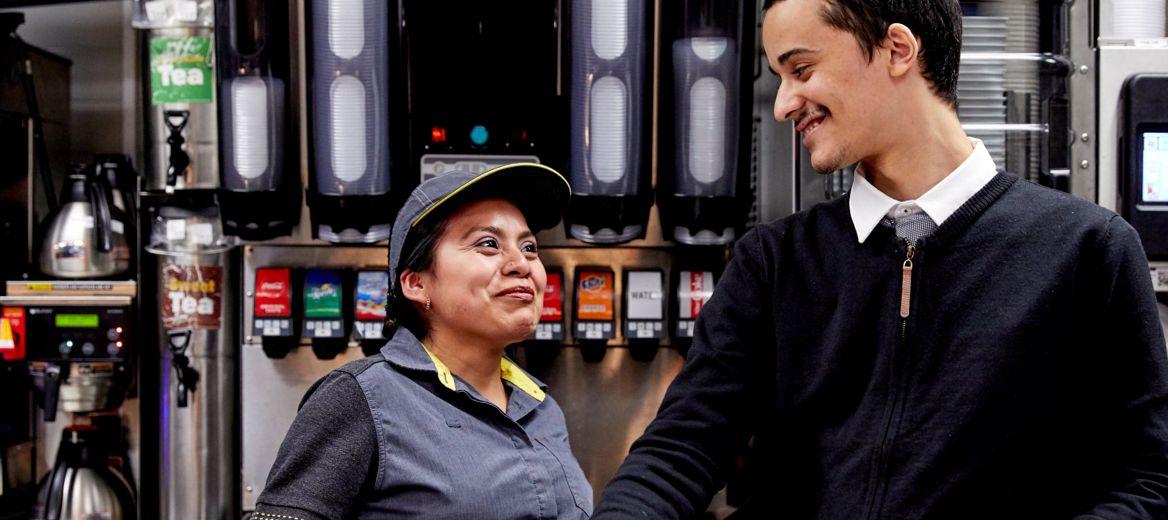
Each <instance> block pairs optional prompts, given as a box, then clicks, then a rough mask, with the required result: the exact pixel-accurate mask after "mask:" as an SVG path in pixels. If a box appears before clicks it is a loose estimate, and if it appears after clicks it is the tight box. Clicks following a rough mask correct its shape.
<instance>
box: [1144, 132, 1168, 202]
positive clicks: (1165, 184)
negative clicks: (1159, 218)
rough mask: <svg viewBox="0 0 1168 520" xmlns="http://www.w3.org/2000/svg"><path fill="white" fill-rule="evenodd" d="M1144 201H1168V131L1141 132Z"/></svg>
mask: <svg viewBox="0 0 1168 520" xmlns="http://www.w3.org/2000/svg"><path fill="white" fill-rule="evenodd" d="M1140 141H1141V142H1142V144H1143V146H1142V150H1143V154H1142V157H1141V161H1140V162H1141V164H1143V171H1142V172H1141V176H1142V177H1143V179H1144V189H1143V197H1142V199H1143V201H1144V202H1168V132H1141V133H1140Z"/></svg>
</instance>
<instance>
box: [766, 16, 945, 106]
mask: <svg viewBox="0 0 1168 520" xmlns="http://www.w3.org/2000/svg"><path fill="white" fill-rule="evenodd" d="M782 1H783V0H766V1H765V4H764V5H763V9H764V10H766V9H767V8H769V7H770V6H772V5H774V4H776V3H778V2H782ZM820 16H821V17H822V18H823V21H824V22H825V23H827V24H828V25H830V26H832V27H835V28H837V29H840V30H842V31H847V32H849V33H852V34H853V35H854V36H855V37H856V41H857V42H858V43H859V44H860V48H861V49H863V50H864V52H866V53H868V59H869V60H871V59H872V58H873V57H874V56H875V52H876V48H877V47H879V46H880V43H881V42H882V41H884V36H885V34H886V33H887V32H888V26H889V25H892V24H894V23H900V24H904V25H905V26H906V27H908V28H909V29H911V30H912V32H913V34H914V35H916V36H917V37H918V38H920V39H921V51H920V55H919V56H918V58H919V59H920V63H921V74H922V75H923V76H924V77H925V79H926V80H928V81H929V83H930V84H931V85H932V86H933V92H934V93H935V94H937V96H938V97H940V98H941V99H943V100H945V101H946V102H948V103H949V105H951V106H953V107H954V108H956V107H957V71H958V66H959V65H960V62H961V5H960V4H958V2H957V0H823V8H822V10H821V11H820Z"/></svg>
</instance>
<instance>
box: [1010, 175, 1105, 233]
mask: <svg viewBox="0 0 1168 520" xmlns="http://www.w3.org/2000/svg"><path fill="white" fill-rule="evenodd" d="M1002 202H1004V203H1005V204H1004V208H1003V209H1006V210H1008V211H1010V212H1016V213H1018V214H1023V215H1029V216H1031V217H1033V218H1041V219H1046V218H1049V217H1052V216H1056V215H1057V216H1058V217H1060V218H1059V222H1061V223H1064V224H1080V225H1081V224H1089V225H1096V226H1106V225H1107V223H1108V222H1110V221H1111V219H1113V218H1115V216H1116V214H1115V212H1114V211H1111V210H1109V209H1107V208H1104V207H1102V206H1100V205H1098V204H1095V203H1094V202H1091V201H1087V200H1084V199H1081V198H1079V197H1076V196H1074V195H1071V194H1069V193H1066V192H1063V191H1059V190H1056V189H1052V188H1048V187H1046V186H1040V185H1038V184H1035V183H1033V182H1029V181H1022V182H1016V183H1014V186H1013V187H1012V189H1010V190H1009V191H1008V192H1006V194H1005V195H1004V196H1003V197H1002Z"/></svg>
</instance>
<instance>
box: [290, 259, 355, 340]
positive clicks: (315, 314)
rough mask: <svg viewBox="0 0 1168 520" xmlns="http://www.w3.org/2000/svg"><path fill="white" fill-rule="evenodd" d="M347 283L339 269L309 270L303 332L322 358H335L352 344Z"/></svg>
mask: <svg viewBox="0 0 1168 520" xmlns="http://www.w3.org/2000/svg"><path fill="white" fill-rule="evenodd" d="M344 293H345V291H344V284H343V283H342V281H341V271H340V270H337V269H309V270H308V271H307V272H305V274H304V291H303V293H302V294H303V296H304V298H303V304H302V305H303V307H302V309H303V313H304V321H303V323H304V324H303V329H302V330H301V333H300V335H301V337H303V338H305V339H308V340H309V341H311V342H312V351H313V353H314V354H316V357H318V358H320V359H333V358H335V357H337V355H338V354H340V353H341V352H343V351H344V350H345V348H346V347H347V346H348V345H349V331H348V330H346V327H345V322H346V320H345V311H344V306H343V305H342V302H344V301H345V299H344Z"/></svg>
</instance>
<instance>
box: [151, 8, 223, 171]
mask: <svg viewBox="0 0 1168 520" xmlns="http://www.w3.org/2000/svg"><path fill="white" fill-rule="evenodd" d="M136 3H137V8H136V11H135V14H134V27H135V28H137V29H145V30H146V31H147V35H146V47H147V48H146V52H147V55H148V60H147V61H148V62H147V64H146V67H147V70H146V71H145V77H144V83H145V86H146V88H147V90H148V92H149V93H150V106H149V108H147V113H148V117H147V120H146V123H147V129H148V130H147V132H148V134H147V139H148V153H147V164H146V167H145V168H143V170H142V176H143V181H144V182H143V188H144V189H146V190H148V191H163V192H166V193H173V192H174V190H176V189H214V188H217V187H219V156H218V153H219V143H218V135H219V131H218V127H217V125H218V120H217V109H216V104H215V60H214V58H215V47H214V42H213V40H214V25H215V16H214V6H213V5H212V3H211V2H209V1H199V2H194V1H182V2H179V1H172V0H154V1H149V2H142V1H139V2H136Z"/></svg>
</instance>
